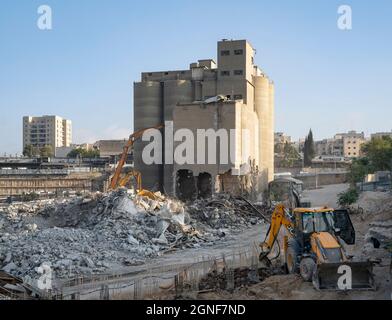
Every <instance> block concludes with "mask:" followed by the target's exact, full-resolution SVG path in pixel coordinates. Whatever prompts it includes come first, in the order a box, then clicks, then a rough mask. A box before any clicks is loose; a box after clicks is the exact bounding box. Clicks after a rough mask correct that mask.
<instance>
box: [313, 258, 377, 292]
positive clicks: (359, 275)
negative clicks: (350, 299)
mask: <svg viewBox="0 0 392 320" xmlns="http://www.w3.org/2000/svg"><path fill="white" fill-rule="evenodd" d="M341 266H348V267H350V268H347V267H342V268H340V267H341ZM349 270H351V277H350V272H349ZM341 277H343V278H341ZM339 279H340V280H339ZM350 280H351V285H350ZM313 285H314V286H315V288H316V289H318V290H375V283H374V275H373V265H372V263H371V262H368V261H366V262H338V263H322V264H320V265H318V266H317V268H316V271H315V274H314V277H313Z"/></svg>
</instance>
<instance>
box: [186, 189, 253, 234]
mask: <svg viewBox="0 0 392 320" xmlns="http://www.w3.org/2000/svg"><path fill="white" fill-rule="evenodd" d="M187 209H188V212H189V213H190V215H191V216H192V217H193V218H195V219H196V220H197V221H199V222H201V223H202V224H206V225H208V226H210V227H212V228H214V229H222V228H224V229H226V230H238V229H241V228H239V227H241V226H242V227H249V226H250V225H254V224H257V223H258V222H260V221H261V220H260V219H261V217H260V216H259V215H258V214H257V213H256V212H255V211H253V210H252V209H250V208H249V206H248V205H247V203H246V202H245V201H244V200H242V199H240V198H236V197H233V196H231V195H230V194H218V195H214V196H213V197H212V198H210V199H198V200H196V201H194V202H193V203H191V204H189V205H188V208H187Z"/></svg>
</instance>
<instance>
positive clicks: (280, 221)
mask: <svg viewBox="0 0 392 320" xmlns="http://www.w3.org/2000/svg"><path fill="white" fill-rule="evenodd" d="M282 225H283V226H284V227H285V228H286V229H287V230H288V231H289V233H290V234H291V235H294V224H293V222H292V221H291V220H290V219H289V218H287V216H286V208H285V206H284V205H283V204H278V205H277V206H276V207H275V209H274V211H273V213H272V216H271V224H270V227H269V230H268V232H267V235H266V237H265V240H264V242H262V243H261V244H260V247H261V253H260V261H262V260H264V259H267V255H268V254H269V253H270V252H271V250H272V247H273V246H274V244H275V242H276V240H277V238H278V235H279V231H280V228H281V227H282Z"/></svg>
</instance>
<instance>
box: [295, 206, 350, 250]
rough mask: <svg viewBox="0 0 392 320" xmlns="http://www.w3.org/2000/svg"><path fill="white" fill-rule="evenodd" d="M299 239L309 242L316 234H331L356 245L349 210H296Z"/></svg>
mask: <svg viewBox="0 0 392 320" xmlns="http://www.w3.org/2000/svg"><path fill="white" fill-rule="evenodd" d="M294 213H295V218H296V219H295V220H296V225H297V226H298V227H297V232H298V233H299V234H297V236H298V237H301V238H304V240H305V241H306V240H308V239H309V237H310V235H311V234H312V233H314V232H330V233H332V234H334V235H336V236H339V238H341V239H342V240H344V242H346V243H347V244H354V243H355V230H354V227H353V224H352V222H351V219H350V216H349V213H348V211H347V210H343V209H338V210H334V209H332V208H326V207H325V208H296V209H294Z"/></svg>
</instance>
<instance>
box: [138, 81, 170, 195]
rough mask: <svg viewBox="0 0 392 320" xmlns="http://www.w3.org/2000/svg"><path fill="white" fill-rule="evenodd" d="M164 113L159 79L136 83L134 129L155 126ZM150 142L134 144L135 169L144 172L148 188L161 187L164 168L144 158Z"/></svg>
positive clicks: (144, 184) (143, 180)
mask: <svg viewBox="0 0 392 320" xmlns="http://www.w3.org/2000/svg"><path fill="white" fill-rule="evenodd" d="M162 115H163V100H162V85H161V83H160V82H157V81H146V82H138V83H135V84H134V130H135V131H136V130H139V129H143V128H148V127H154V126H156V125H158V124H160V123H161V119H162ZM147 144H148V142H142V141H141V139H139V140H138V141H137V142H135V145H134V152H133V155H134V162H135V169H136V170H138V171H140V172H141V174H142V185H143V188H146V189H154V188H155V189H156V188H160V186H159V181H158V179H157V177H158V176H159V174H160V171H161V170H162V166H161V165H159V164H152V165H146V164H145V163H144V162H143V160H142V152H143V148H144V147H145V146H146V145H147Z"/></svg>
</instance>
